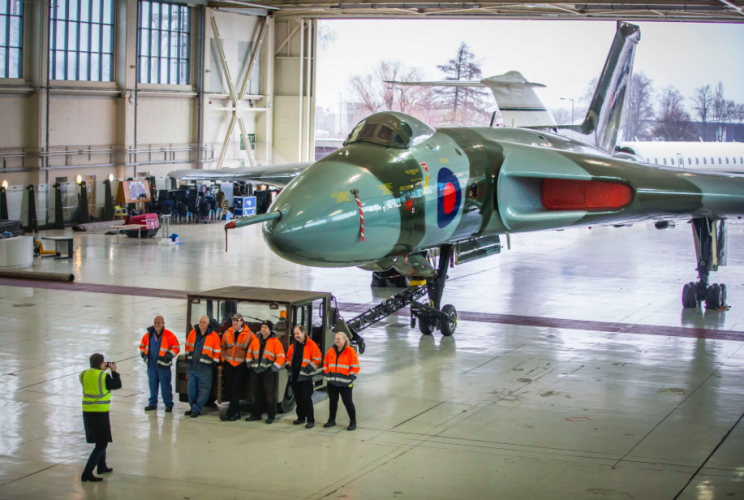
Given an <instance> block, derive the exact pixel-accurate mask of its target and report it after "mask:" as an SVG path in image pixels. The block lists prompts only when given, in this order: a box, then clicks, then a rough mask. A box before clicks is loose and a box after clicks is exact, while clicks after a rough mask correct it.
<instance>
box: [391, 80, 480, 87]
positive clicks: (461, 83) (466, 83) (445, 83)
mask: <svg viewBox="0 0 744 500" xmlns="http://www.w3.org/2000/svg"><path fill="white" fill-rule="evenodd" d="M385 83H394V84H395V85H409V86H416V87H485V85H483V84H482V83H481V82H480V81H479V80H473V81H470V80H442V81H440V82H396V81H394V80H385Z"/></svg>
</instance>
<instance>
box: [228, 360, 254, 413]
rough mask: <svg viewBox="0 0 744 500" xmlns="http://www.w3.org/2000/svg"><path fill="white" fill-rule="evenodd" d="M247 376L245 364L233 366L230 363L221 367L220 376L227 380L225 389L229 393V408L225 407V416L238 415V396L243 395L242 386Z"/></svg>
mask: <svg viewBox="0 0 744 500" xmlns="http://www.w3.org/2000/svg"><path fill="white" fill-rule="evenodd" d="M247 374H248V368H247V367H246V365H245V363H240V364H239V365H238V366H233V365H231V364H230V363H224V364H223V365H222V376H223V377H225V380H227V387H228V390H229V391H230V406H228V407H227V416H228V417H232V416H233V415H240V396H241V395H242V394H243V384H245V377H246V375H247Z"/></svg>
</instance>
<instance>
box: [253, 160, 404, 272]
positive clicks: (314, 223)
mask: <svg viewBox="0 0 744 500" xmlns="http://www.w3.org/2000/svg"><path fill="white" fill-rule="evenodd" d="M384 188H385V186H384V185H383V183H382V182H381V181H380V180H379V179H377V178H376V177H375V176H374V175H372V174H371V173H370V172H369V171H368V170H367V169H365V168H362V167H358V166H355V165H351V164H347V163H342V162H330V161H323V162H319V163H316V164H314V165H313V166H311V167H310V168H308V169H307V170H306V171H305V172H303V173H302V174H300V175H299V176H298V177H297V178H296V179H295V180H294V181H293V182H292V183H290V185H289V186H287V188H286V189H285V190H284V191H282V193H281V194H280V195H279V196H278V197H277V199H276V201H275V202H274V205H273V207H272V210H279V211H281V212H282V217H281V219H279V220H276V221H271V222H269V223H267V224H266V225H265V226H264V238H265V239H266V242H267V243H268V245H269V246H270V247H271V249H272V250H273V251H274V252H275V253H277V254H278V255H280V256H281V257H283V258H285V259H287V260H289V261H291V262H295V263H298V264H302V265H309V266H321V267H344V266H351V265H363V264H368V263H370V262H375V261H377V260H380V259H382V258H384V257H386V256H387V255H388V254H389V253H390V252H391V251H392V249H393V247H394V246H395V243H396V242H397V241H398V238H399V234H400V214H399V212H398V210H397V209H396V208H393V206H394V203H395V199H394V198H393V196H392V194H390V192H389V190H386V189H384ZM352 191H356V192H357V193H358V196H359V199H360V201H361V203H362V210H363V214H364V235H365V238H364V241H362V239H361V228H362V219H361V216H360V213H359V206H358V205H357V202H356V199H355V196H354V194H353V193H352Z"/></svg>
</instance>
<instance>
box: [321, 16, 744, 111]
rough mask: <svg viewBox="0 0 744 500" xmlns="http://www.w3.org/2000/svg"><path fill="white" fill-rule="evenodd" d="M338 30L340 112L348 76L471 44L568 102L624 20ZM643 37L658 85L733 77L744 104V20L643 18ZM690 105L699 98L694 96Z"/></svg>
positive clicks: (331, 93)
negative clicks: (385, 62)
mask: <svg viewBox="0 0 744 500" xmlns="http://www.w3.org/2000/svg"><path fill="white" fill-rule="evenodd" d="M320 23H321V24H322V25H324V26H327V27H328V28H330V29H331V30H333V31H334V32H335V33H336V39H335V42H333V43H332V44H331V45H329V46H328V47H327V48H325V50H322V51H321V52H320V54H319V58H318V75H317V77H318V79H317V83H318V85H317V89H318V90H317V102H316V104H317V105H318V106H322V107H332V106H333V107H335V110H338V103H339V93H342V94H343V99H344V100H347V99H348V97H349V94H348V92H349V90H348V86H347V82H348V81H349V77H350V76H352V75H355V74H360V75H362V74H366V73H369V72H370V71H371V69H372V68H373V67H375V66H376V64H377V63H378V62H379V61H381V60H397V61H400V62H401V63H403V64H404V65H406V66H408V67H418V68H421V69H422V70H423V71H424V74H425V75H426V77H427V78H429V79H442V74H441V73H440V72H439V71H438V70H437V69H436V65H437V64H443V63H444V62H446V61H447V60H449V59H451V58H452V57H453V56H454V55H455V51H456V50H457V48H458V46H459V45H460V43H461V42H463V41H464V42H465V43H467V44H468V45H469V46H470V47H471V49H472V50H473V52H474V53H475V55H476V57H477V58H478V59H480V60H481V62H482V68H483V76H484V77H487V76H493V75H499V74H502V73H505V72H507V71H511V70H518V71H521V72H522V74H523V75H524V76H525V77H526V78H527V79H528V80H530V81H534V82H538V83H543V84H545V85H547V86H548V87H547V88H545V89H540V90H538V94H539V96H540V98H541V99H542V100H543V102H544V103H545V105H546V106H547V107H549V108H557V107H562V106H563V107H566V108H567V109H568V110H570V102H569V103H568V104H565V103H564V102H562V101H560V98H561V97H569V98H571V97H573V98H576V99H578V98H579V97H580V96H581V94H582V91H583V89H584V88H585V87H586V85H587V82H588V81H589V80H590V79H592V78H594V77H596V76H598V75H599V73H600V72H601V70H602V66H603V64H604V61H605V58H606V57H607V53H608V51H609V49H610V45H611V43H612V38H613V36H614V33H615V28H616V25H615V22H614V21H613V22H600V21H431V20H411V21H394V20H355V21H320ZM638 24H639V25H640V27H641V42H640V44H639V46H638V50H637V51H636V60H635V69H634V71H636V72H637V71H645V72H646V75H648V76H649V77H650V78H652V79H653V80H654V85H655V86H656V87H657V88H660V87H664V86H667V85H669V84H673V85H675V86H676V87H677V88H679V89H680V91H681V92H682V93H683V95H684V96H685V97H690V96H691V95H692V92H693V90H694V89H695V87H699V86H701V85H705V84H711V85H712V86H713V85H715V84H716V83H717V82H719V81H721V82H723V85H724V87H725V91H726V96H727V97H728V98H729V99H733V100H735V101H737V102H740V103H744V25H741V24H740V25H733V24H731V25H729V24H693V23H638ZM686 104H689V103H688V101H686Z"/></svg>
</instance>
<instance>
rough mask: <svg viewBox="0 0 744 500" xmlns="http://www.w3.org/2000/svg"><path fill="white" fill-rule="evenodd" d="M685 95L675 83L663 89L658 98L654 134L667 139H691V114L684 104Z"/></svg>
mask: <svg viewBox="0 0 744 500" xmlns="http://www.w3.org/2000/svg"><path fill="white" fill-rule="evenodd" d="M682 101H684V97H682V94H681V93H680V91H679V90H677V88H676V87H674V85H669V86H668V87H666V88H664V89H662V91H661V94H660V95H659V99H658V111H657V113H656V126H655V127H654V134H655V135H656V136H657V137H659V138H661V139H663V140H665V141H685V140H689V139H690V137H691V135H692V133H691V128H692V127H691V126H690V115H689V114H688V113H687V111H686V110H685V107H684V105H683V104H682Z"/></svg>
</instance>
